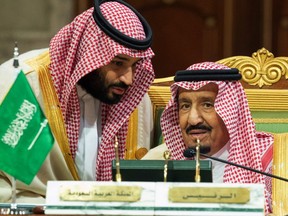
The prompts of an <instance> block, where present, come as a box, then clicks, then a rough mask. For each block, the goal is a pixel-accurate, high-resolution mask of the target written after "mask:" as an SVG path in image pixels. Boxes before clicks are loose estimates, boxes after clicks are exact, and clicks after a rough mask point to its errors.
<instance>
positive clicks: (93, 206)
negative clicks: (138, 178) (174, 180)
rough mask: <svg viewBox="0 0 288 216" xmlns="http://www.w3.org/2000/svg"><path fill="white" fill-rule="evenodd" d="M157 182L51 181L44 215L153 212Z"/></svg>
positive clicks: (141, 213)
mask: <svg viewBox="0 0 288 216" xmlns="http://www.w3.org/2000/svg"><path fill="white" fill-rule="evenodd" d="M154 201H155V183H154V182H112V181H109V182H102V181H100V182H99V181H49V182H48V184H47V191H46V209H45V214H56V215H59V214H61V215H65V214H66V215H67V214H70V215H71V214H73V215H85V214H94V215H145V216H150V215H151V216H152V215H154Z"/></svg>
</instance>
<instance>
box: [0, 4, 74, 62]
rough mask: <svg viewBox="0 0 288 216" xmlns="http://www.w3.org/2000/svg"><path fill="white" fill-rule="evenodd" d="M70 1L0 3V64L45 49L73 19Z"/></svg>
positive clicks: (72, 7)
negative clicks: (15, 43) (17, 50)
mask: <svg viewBox="0 0 288 216" xmlns="http://www.w3.org/2000/svg"><path fill="white" fill-rule="evenodd" d="M73 14H74V0H0V64H2V63H3V62H4V61H6V60H7V59H9V58H11V57H12V56H13V47H14V42H15V41H17V42H18V47H19V52H20V53H23V52H26V51H29V50H32V49H39V48H44V47H48V46H49V41H50V39H51V37H53V36H54V35H55V34H56V33H57V31H58V30H59V29H60V28H61V27H63V26H64V25H66V24H67V23H69V22H70V21H71V20H72V19H73Z"/></svg>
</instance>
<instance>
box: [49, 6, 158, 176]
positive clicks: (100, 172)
mask: <svg viewBox="0 0 288 216" xmlns="http://www.w3.org/2000/svg"><path fill="white" fill-rule="evenodd" d="M100 8H101V12H102V14H103V16H104V17H105V18H106V20H108V21H109V22H110V24H111V25H112V26H113V27H115V28H116V29H118V30H119V31H121V32H122V33H124V34H126V35H127V36H130V37H132V38H135V39H138V40H141V39H144V38H145V32H144V30H143V27H142V24H141V22H140V21H139V19H138V17H137V16H136V15H135V14H134V13H133V12H132V10H131V9H129V8H128V7H126V6H124V5H123V4H120V3H118V2H105V3H103V4H101V6H100ZM92 13H93V8H91V9H89V10H87V11H85V12H84V13H82V14H80V15H79V16H77V17H76V18H75V19H74V20H73V21H72V22H71V23H70V24H68V25H67V26H65V27H64V28H62V29H61V30H60V31H59V32H58V34H57V35H56V36H55V37H54V38H53V39H52V40H51V42H50V58H51V65H50V70H51V74H52V79H53V82H54V85H55V87H56V92H57V95H58V97H59V100H60V104H61V110H62V113H63V116H64V119H65V124H66V129H67V133H68V138H69V143H70V148H71V153H72V155H73V157H75V152H76V150H77V143H78V137H79V127H80V108H79V101H78V96H77V91H76V87H75V85H76V83H77V82H78V80H79V79H80V78H82V77H83V76H85V75H86V74H88V73H90V72H92V71H94V70H95V69H98V68H100V67H102V66H104V65H107V64H108V63H109V62H110V61H111V60H112V59H113V58H114V57H115V56H116V55H118V54H126V55H128V56H131V57H138V58H142V60H141V61H140V62H139V63H138V64H137V65H136V73H135V77H134V80H133V85H132V86H130V87H129V88H128V90H127V91H126V93H125V95H124V96H123V98H122V99H121V101H120V102H119V103H118V104H115V105H106V104H103V105H102V140H101V144H100V148H99V152H98V159H97V179H98V180H111V179H112V175H111V161H112V159H113V158H114V156H115V153H114V139H115V136H116V135H117V137H118V141H119V150H120V156H121V157H124V153H125V141H126V135H127V126H128V118H129V116H130V114H131V112H132V111H133V110H134V109H135V108H136V106H137V105H138V104H139V103H140V101H141V99H142V97H143V96H144V94H145V93H146V92H147V90H148V88H149V86H150V85H151V83H152V82H153V80H154V71H153V67H152V63H151V58H152V57H153V55H154V53H153V51H152V50H151V48H148V49H146V50H134V49H131V48H127V47H125V46H123V45H120V44H119V43H117V42H116V41H114V40H113V39H111V38H110V37H109V36H107V35H106V34H105V33H104V32H103V31H101V30H100V28H99V27H98V26H97V25H96V23H95V20H94V19H93V16H92Z"/></svg>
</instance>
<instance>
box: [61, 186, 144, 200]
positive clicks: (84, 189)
mask: <svg viewBox="0 0 288 216" xmlns="http://www.w3.org/2000/svg"><path fill="white" fill-rule="evenodd" d="M141 191H142V188H141V187H139V186H105V185H103V186H85V185H72V186H62V187H61V188H60V199H61V200H64V201H94V202H95V201H96V202H97V201H101V202H102V201H108V202H119V201H121V202H136V201H139V200H140V196H141Z"/></svg>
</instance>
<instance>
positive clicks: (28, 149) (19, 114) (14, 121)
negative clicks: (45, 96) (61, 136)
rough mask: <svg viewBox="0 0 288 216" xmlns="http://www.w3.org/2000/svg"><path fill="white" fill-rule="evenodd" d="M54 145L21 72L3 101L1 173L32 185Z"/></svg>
mask: <svg viewBox="0 0 288 216" xmlns="http://www.w3.org/2000/svg"><path fill="white" fill-rule="evenodd" d="M1 79H2V78H1ZM53 143H54V138H53V135H52V133H51V130H50V127H49V125H48V121H47V119H46V118H45V116H44V114H43V112H42V110H41V108H40V106H39V104H38V102H37V99H36V97H35V95H34V93H33V91H32V89H31V87H30V85H29V83H28V81H27V79H26V76H25V75H24V73H23V72H22V71H21V72H19V73H18V75H17V77H16V79H15V81H14V83H13V85H12V86H11V88H10V89H9V91H8V93H7V94H6V95H5V98H4V99H3V101H2V103H1V101H0V170H2V171H4V172H6V173H8V174H10V175H11V176H14V177H15V178H16V179H18V180H20V181H22V182H24V183H26V184H30V183H31V181H32V180H33V178H34V176H35V175H36V174H37V172H38V171H39V169H40V167H41V165H42V163H43V162H44V160H45V158H46V156H47V154H48V153H49V152H50V150H51V148H52V146H53Z"/></svg>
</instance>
